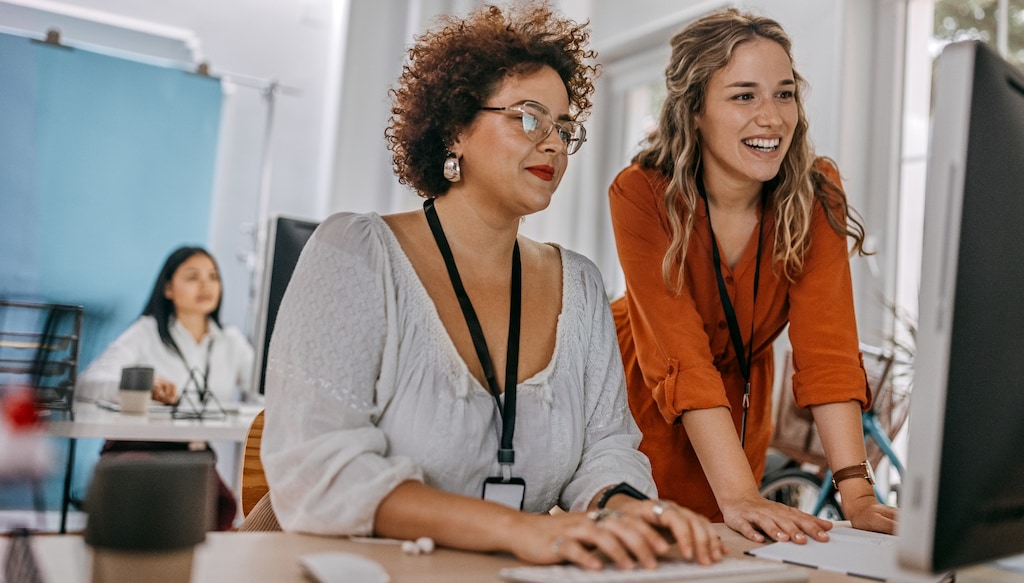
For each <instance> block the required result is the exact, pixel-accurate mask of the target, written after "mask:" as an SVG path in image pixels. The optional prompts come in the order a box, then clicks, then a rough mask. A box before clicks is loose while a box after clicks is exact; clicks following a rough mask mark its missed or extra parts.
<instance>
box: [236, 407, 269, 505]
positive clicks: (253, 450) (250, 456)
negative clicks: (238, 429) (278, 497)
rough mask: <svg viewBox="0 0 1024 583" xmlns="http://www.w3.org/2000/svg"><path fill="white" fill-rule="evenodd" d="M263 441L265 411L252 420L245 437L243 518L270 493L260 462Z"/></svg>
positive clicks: (261, 462) (242, 482) (242, 483)
mask: <svg viewBox="0 0 1024 583" xmlns="http://www.w3.org/2000/svg"><path fill="white" fill-rule="evenodd" d="M262 440H263V411H260V412H259V414H258V415H256V417H255V418H254V419H253V420H252V423H251V424H250V425H249V433H248V434H246V436H245V453H244V454H243V457H242V479H241V485H242V516H243V517H244V516H246V515H248V514H249V511H251V510H252V509H253V507H254V506H256V503H257V502H259V501H260V498H263V496H264V495H266V493H267V492H269V491H270V486H268V485H267V476H266V475H264V473H263V461H262V460H260V443H261V442H262Z"/></svg>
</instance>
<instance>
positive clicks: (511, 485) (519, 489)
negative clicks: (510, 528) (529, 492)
mask: <svg viewBox="0 0 1024 583" xmlns="http://www.w3.org/2000/svg"><path fill="white" fill-rule="evenodd" d="M483 499H484V500H490V501H491V502H497V503H498V504H504V505H505V506H508V507H509V508H515V509H516V510H522V509H523V501H524V500H525V499H526V481H525V480H523V479H522V478H509V480H508V481H505V480H504V479H502V478H501V477H492V478H487V479H486V480H484V495H483Z"/></svg>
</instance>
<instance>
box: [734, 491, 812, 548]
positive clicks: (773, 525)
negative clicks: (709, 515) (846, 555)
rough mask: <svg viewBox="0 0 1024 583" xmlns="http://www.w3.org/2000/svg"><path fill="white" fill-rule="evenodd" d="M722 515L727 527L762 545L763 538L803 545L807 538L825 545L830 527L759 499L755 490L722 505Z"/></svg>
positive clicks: (798, 511)
mask: <svg viewBox="0 0 1024 583" xmlns="http://www.w3.org/2000/svg"><path fill="white" fill-rule="evenodd" d="M722 515H723V516H724V517H725V524H726V525H728V526H729V528H731V529H733V530H735V531H736V532H738V533H740V534H742V535H743V536H745V537H747V538H748V539H750V540H752V541H754V542H758V543H763V542H765V536H764V535H768V538H770V539H772V540H774V541H793V542H795V543H797V544H804V543H806V542H807V537H808V536H812V537H814V539H815V540H818V541H821V542H825V541H827V540H828V534H827V533H826V531H827V530H829V529H830V528H832V523H831V522H829V521H828V520H824V519H821V518H818V517H816V516H811V515H810V514H807V513H806V512H802V511H800V510H797V509H796V508H793V507H790V506H786V505H785V504H780V503H778V502H772V501H771V500H767V499H765V498H762V497H761V495H760V493H758V492H757V490H754V491H753V493H752V494H750V495H749V496H745V497H742V498H740V499H738V500H736V501H735V502H732V503H730V504H722ZM762 533H764V534H762Z"/></svg>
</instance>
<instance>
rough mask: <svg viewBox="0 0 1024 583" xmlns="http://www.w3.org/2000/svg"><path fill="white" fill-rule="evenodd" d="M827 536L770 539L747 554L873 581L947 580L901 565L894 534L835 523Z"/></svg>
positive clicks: (930, 582)
mask: <svg viewBox="0 0 1024 583" xmlns="http://www.w3.org/2000/svg"><path fill="white" fill-rule="evenodd" d="M828 536H829V542H827V543H823V542H819V541H816V540H813V539H811V538H809V537H808V539H807V544H802V545H798V544H796V543H791V542H779V543H772V544H770V545H765V546H763V547H759V548H756V549H753V550H750V551H747V554H749V555H753V556H755V557H760V558H762V559H772V560H775V561H782V562H785V563H793V564H797V565H803V566H806V567H813V568H816V569H823V570H826V571H835V572H839V573H843V574H846V575H852V576H855V577H865V578H868V579H874V580H876V581H894V582H899V583H939V582H941V581H947V580H950V578H949V574H948V573H942V574H938V575H933V574H930V573H921V572H917V571H911V570H908V569H904V568H902V567H900V566H899V563H898V561H897V559H896V537H895V536H893V535H889V534H880V533H877V532H868V531H864V530H857V529H854V528H847V527H835V528H833V529H832V530H830V531H828Z"/></svg>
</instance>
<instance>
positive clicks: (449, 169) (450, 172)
mask: <svg viewBox="0 0 1024 583" xmlns="http://www.w3.org/2000/svg"><path fill="white" fill-rule="evenodd" d="M444 177H445V179H446V180H448V182H458V181H460V180H462V168H460V167H459V158H458V157H457V156H456V155H455V154H453V153H451V152H448V155H447V156H445V158H444Z"/></svg>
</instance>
